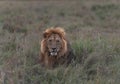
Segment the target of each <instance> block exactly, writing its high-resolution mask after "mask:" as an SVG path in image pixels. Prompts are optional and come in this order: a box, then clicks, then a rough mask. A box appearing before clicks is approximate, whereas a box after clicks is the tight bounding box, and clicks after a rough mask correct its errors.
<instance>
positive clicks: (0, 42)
mask: <svg viewBox="0 0 120 84" xmlns="http://www.w3.org/2000/svg"><path fill="white" fill-rule="evenodd" d="M51 26H61V27H63V28H64V29H65V30H66V32H67V36H68V39H69V40H70V42H71V45H72V47H73V50H74V52H75V55H76V58H77V60H75V62H73V63H72V64H71V65H70V66H68V67H63V66H59V67H58V68H55V69H53V70H48V69H45V68H43V67H41V66H40V64H39V60H38V58H39V48H40V46H39V39H41V38H42V37H41V35H42V31H43V30H45V29H46V28H48V27H51ZM119 79H120V1H118V0H109V1H108V0H80V1H78V0H76V1H75V0H74V1H69V2H68V1H55V0H54V1H0V84H119V83H120V80H119Z"/></svg>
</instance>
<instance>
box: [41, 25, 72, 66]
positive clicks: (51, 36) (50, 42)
mask: <svg viewBox="0 0 120 84" xmlns="http://www.w3.org/2000/svg"><path fill="white" fill-rule="evenodd" d="M73 58H74V54H73V52H72V49H71V46H70V44H69V42H68V41H67V40H66V36H65V31H64V30H63V29H62V28H60V27H56V28H49V29H46V30H45V32H44V33H43V39H42V41H41V54H40V62H41V63H42V65H44V66H45V67H48V68H53V67H54V66H56V65H61V64H65V65H66V64H69V63H70V62H71V61H72V59H73Z"/></svg>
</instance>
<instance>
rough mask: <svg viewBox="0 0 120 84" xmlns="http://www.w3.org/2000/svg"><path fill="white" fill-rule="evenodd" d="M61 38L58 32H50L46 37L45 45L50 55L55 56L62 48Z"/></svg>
mask: <svg viewBox="0 0 120 84" xmlns="http://www.w3.org/2000/svg"><path fill="white" fill-rule="evenodd" d="M62 43H63V42H62V39H61V37H60V36H59V35H58V34H52V35H50V36H49V37H48V39H47V47H48V51H49V54H50V56H57V55H58V53H59V52H60V50H61V48H62Z"/></svg>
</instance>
